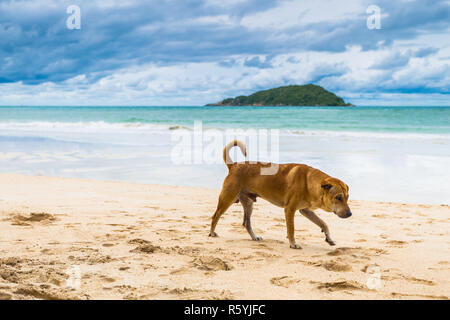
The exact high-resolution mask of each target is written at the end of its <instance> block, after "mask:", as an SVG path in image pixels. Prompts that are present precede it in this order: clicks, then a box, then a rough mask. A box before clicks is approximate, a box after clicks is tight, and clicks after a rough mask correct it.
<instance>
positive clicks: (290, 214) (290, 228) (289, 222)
mask: <svg viewBox="0 0 450 320" xmlns="http://www.w3.org/2000/svg"><path fill="white" fill-rule="evenodd" d="M284 215H285V217H286V227H287V234H288V239H289V244H290V247H291V248H292V249H301V248H302V247H301V246H299V245H298V244H296V243H295V235H294V216H295V209H291V208H284Z"/></svg>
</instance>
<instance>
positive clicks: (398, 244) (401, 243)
mask: <svg viewBox="0 0 450 320" xmlns="http://www.w3.org/2000/svg"><path fill="white" fill-rule="evenodd" d="M386 243H387V244H389V245H390V246H391V247H403V246H405V245H407V244H408V242H406V241H401V240H389V241H386Z"/></svg>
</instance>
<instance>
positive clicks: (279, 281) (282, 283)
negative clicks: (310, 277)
mask: <svg viewBox="0 0 450 320" xmlns="http://www.w3.org/2000/svg"><path fill="white" fill-rule="evenodd" d="M299 282H300V280H297V279H294V278H292V277H289V276H282V277H274V278H272V279H270V283H271V284H273V285H274V286H278V287H284V288H289V287H292V286H294V285H296V284H297V283H299Z"/></svg>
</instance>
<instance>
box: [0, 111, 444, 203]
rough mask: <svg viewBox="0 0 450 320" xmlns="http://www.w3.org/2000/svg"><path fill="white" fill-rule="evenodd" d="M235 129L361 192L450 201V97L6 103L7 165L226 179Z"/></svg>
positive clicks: (252, 145) (0, 150)
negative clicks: (272, 103) (185, 151)
mask: <svg viewBox="0 0 450 320" xmlns="http://www.w3.org/2000/svg"><path fill="white" fill-rule="evenodd" d="M194 125H195V126H196V128H198V127H199V125H200V126H201V129H202V131H201V135H202V137H201V138H200V140H201V143H200V145H199V143H198V141H200V140H198V139H197V140H196V138H195V137H196V135H198V132H197V131H195V130H194ZM229 129H242V130H243V131H244V133H243V137H242V139H245V140H246V143H247V145H248V149H249V153H250V157H251V158H252V160H256V159H255V158H257V159H258V160H272V161H277V162H298V163H306V164H309V165H312V166H314V167H317V168H319V169H321V170H323V171H325V172H327V173H329V174H331V175H334V176H336V177H338V178H341V179H342V180H344V181H345V182H347V184H349V186H350V188H351V197H352V198H354V199H362V200H377V201H397V202H413V203H435V204H449V203H450V186H449V184H448V181H450V170H449V165H450V107H351V108H349V107H343V108H336V107H108V106H105V107H0V172H16V173H23V174H33V175H35V174H42V175H54V176H64V177H80V178H90V179H106V180H119V181H132V182H144V183H160V184H173V185H190V186H201V187H210V188H220V185H221V183H222V181H223V178H224V177H225V175H226V172H227V169H226V167H225V165H224V164H223V163H222V160H221V154H220V153H221V149H222V147H223V145H224V144H225V143H226V142H227V139H228V138H229V136H227V130H229ZM220 133H222V136H221V137H222V138H221V139H219V140H220V141H219V140H218V139H217V136H218V135H219V134H220ZM183 134H184V135H188V136H189V137H188V139H187V140H183V141H184V142H183V143H184V145H186V143H192V145H191V149H192V154H191V158H190V160H191V161H189V159H188V160H187V161H186V159H187V158H183V159H184V160H183V161H180V156H179V148H180V144H181V143H182V142H181V141H182V139H181V138H180V136H182V135H183ZM255 134H256V135H257V136H258V138H257V139H253V140H252V138H250V136H251V135H255ZM264 134H267V135H268V136H269V137H270V136H271V135H272V136H273V135H276V140H277V141H276V143H274V142H273V141H272V142H271V140H270V138H268V139H267V141H266V142H267V143H268V144H269V148H270V149H271V152H270V153H269V154H267V153H264V152H260V151H261V150H262V149H261V146H262V145H264V143H266V142H264V143H262V139H263V138H262V137H264ZM212 136H215V137H216V139H215V140H214V138H212ZM246 137H247V138H246ZM180 139H181V140H180ZM189 139H190V142H189V141H188V140H189ZM186 141H188V142H186ZM195 141H197V142H195ZM272 149H273V150H275V149H276V151H277V152H272V151H273V150H272ZM211 150H212V151H214V150H218V152H217V153H214V152H212V153H211ZM252 150H253V151H254V152H253V153H252ZM177 152H178V153H177ZM198 152H200V154H202V155H204V156H203V158H202V157H200V158H201V159H199V158H198V157H197V158H196V156H195V154H196V153H198ZM208 152H209V155H208V157H206V156H205V154H206V153H208ZM236 156H237V157H238V160H242V159H243V158H242V157H241V156H240V155H238V154H236Z"/></svg>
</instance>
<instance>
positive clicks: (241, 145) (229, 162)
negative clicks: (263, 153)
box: [223, 140, 247, 169]
mask: <svg viewBox="0 0 450 320" xmlns="http://www.w3.org/2000/svg"><path fill="white" fill-rule="evenodd" d="M235 146H238V147H239V148H240V149H241V151H242V154H243V155H244V156H247V148H246V147H245V144H244V143H243V142H242V141H239V140H233V141H231V142H229V143H228V144H227V145H226V146H225V148H223V161H225V164H226V165H227V167H228V169H230V167H231V165H232V164H233V163H234V162H233V160H231V158H230V154H229V151H230V149H231V148H233V147H235Z"/></svg>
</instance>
